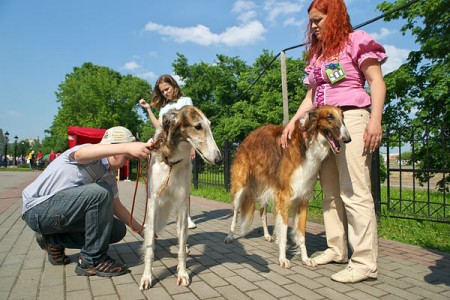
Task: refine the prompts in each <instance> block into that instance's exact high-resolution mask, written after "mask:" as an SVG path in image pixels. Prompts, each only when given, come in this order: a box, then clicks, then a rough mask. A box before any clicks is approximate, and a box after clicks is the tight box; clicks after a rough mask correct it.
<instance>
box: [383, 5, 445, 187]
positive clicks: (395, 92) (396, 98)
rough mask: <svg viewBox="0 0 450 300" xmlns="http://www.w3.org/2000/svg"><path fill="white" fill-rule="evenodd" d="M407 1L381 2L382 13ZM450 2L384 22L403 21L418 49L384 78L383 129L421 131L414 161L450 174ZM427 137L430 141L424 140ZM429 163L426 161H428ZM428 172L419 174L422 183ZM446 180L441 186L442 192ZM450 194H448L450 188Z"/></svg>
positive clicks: (419, 8)
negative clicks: (399, 126) (385, 104)
mask: <svg viewBox="0 0 450 300" xmlns="http://www.w3.org/2000/svg"><path fill="white" fill-rule="evenodd" d="M406 2H407V1H406V0H397V1H394V2H383V3H381V4H380V5H378V8H379V9H380V10H381V11H383V12H388V11H392V10H394V9H395V8H398V7H400V6H402V5H404V4H405V3H406ZM448 7H449V1H448V0H445V1H443V0H428V1H418V2H415V3H414V4H412V5H411V6H409V7H407V8H406V9H403V10H400V11H397V12H396V13H394V14H392V15H390V16H389V17H386V18H385V20H386V21H390V20H396V19H400V18H401V19H404V20H405V21H406V23H405V25H404V26H403V27H402V28H401V31H402V33H403V34H405V33H406V32H410V33H411V34H412V35H413V36H415V38H416V42H417V43H418V44H419V45H420V49H419V50H417V51H412V52H411V53H410V54H409V57H408V60H407V62H406V63H405V64H404V65H402V66H401V67H400V68H399V69H398V70H396V71H394V72H392V73H390V74H388V75H387V76H386V78H385V80H386V85H387V90H388V91H387V104H388V107H387V108H386V113H385V114H384V117H383V118H384V123H385V124H390V126H391V127H392V128H396V127H398V125H406V126H410V128H417V127H420V128H422V131H415V132H416V133H417V134H418V135H417V136H415V137H414V146H415V148H416V149H417V152H416V153H415V156H414V158H413V160H414V161H415V162H420V163H421V168H427V169H447V170H448V169H449V162H450V154H449V153H450V149H449V144H448V139H449V137H450V127H449V124H448V120H449V118H450V109H449V107H450V94H449V88H450V76H448V74H450V59H449V56H448V49H450V30H449V27H450V18H449V15H450V11H449V9H448ZM423 133H426V134H427V136H424V135H423ZM426 157H428V159H426ZM429 176H432V174H431V175H430V173H429V172H423V173H420V175H419V176H418V177H419V179H420V180H421V181H423V182H425V181H427V180H428V179H429ZM446 181H447V182H449V181H450V178H449V177H448V176H447V178H444V179H443V180H442V181H441V182H440V183H439V184H438V186H439V187H440V189H441V190H442V189H444V188H445V186H448V184H447V185H446V184H445V182H446ZM447 189H448V188H447Z"/></svg>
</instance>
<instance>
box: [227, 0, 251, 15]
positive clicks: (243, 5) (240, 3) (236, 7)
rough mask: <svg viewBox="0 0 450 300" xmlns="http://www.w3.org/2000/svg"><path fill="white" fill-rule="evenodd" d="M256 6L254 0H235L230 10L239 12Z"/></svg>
mask: <svg viewBox="0 0 450 300" xmlns="http://www.w3.org/2000/svg"><path fill="white" fill-rule="evenodd" d="M255 7H256V4H255V2H253V1H249V0H237V1H236V2H234V4H233V9H232V10H231V11H232V12H235V13H241V12H245V11H248V10H252V9H254V8H255Z"/></svg>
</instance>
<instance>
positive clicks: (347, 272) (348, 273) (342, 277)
mask: <svg viewBox="0 0 450 300" xmlns="http://www.w3.org/2000/svg"><path fill="white" fill-rule="evenodd" d="M331 279H332V280H334V281H337V282H342V283H356V282H361V281H364V280H368V279H372V280H374V279H375V278H369V276H367V275H364V274H361V273H358V272H356V271H355V270H353V269H352V268H351V267H347V268H345V269H344V270H342V271H339V272H337V273H336V274H333V275H332V276H331Z"/></svg>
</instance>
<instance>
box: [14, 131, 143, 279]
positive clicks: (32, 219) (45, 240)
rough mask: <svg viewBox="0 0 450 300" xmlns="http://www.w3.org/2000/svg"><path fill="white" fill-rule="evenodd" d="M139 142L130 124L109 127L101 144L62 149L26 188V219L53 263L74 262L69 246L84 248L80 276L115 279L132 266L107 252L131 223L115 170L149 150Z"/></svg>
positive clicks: (24, 212) (80, 263) (122, 235)
mask: <svg viewBox="0 0 450 300" xmlns="http://www.w3.org/2000/svg"><path fill="white" fill-rule="evenodd" d="M134 141H135V137H134V136H133V135H132V134H131V132H130V131H129V130H128V129H126V128H125V127H120V126H118V127H113V128H110V129H108V130H107V131H106V132H105V134H104V136H103V139H102V140H101V142H100V143H99V144H83V145H78V146H75V147H73V148H71V149H69V150H67V151H65V152H64V153H62V154H61V155H60V156H58V157H57V158H56V159H55V160H54V161H53V162H52V163H51V164H50V165H49V166H48V167H47V168H46V169H45V170H44V171H43V172H42V174H40V175H39V177H38V178H37V179H36V180H35V181H34V182H32V183H31V184H30V185H29V186H27V187H26V188H25V189H24V190H23V193H22V197H23V207H22V218H23V219H24V220H25V222H26V223H27V225H28V226H29V227H30V228H31V229H32V230H34V231H35V232H36V241H37V242H38V244H39V246H40V247H41V248H42V249H43V250H46V251H47V252H48V260H49V261H50V263H52V264H53V265H65V264H68V263H70V260H69V257H67V256H66V255H65V248H75V249H81V250H80V256H79V259H78V263H77V266H76V268H75V273H76V274H78V275H84V276H91V275H98V276H104V277H111V276H117V275H122V274H125V273H126V272H127V270H128V268H127V266H126V265H125V264H122V263H120V262H117V261H115V260H114V259H112V258H110V257H109V256H108V254H107V251H108V248H109V244H111V243H116V242H118V241H120V240H121V239H122V238H123V237H124V236H125V234H126V227H125V224H126V225H128V226H130V224H129V220H130V212H129V211H128V210H127V209H126V208H125V207H124V206H123V205H122V203H121V201H120V198H119V190H118V186H117V180H116V173H115V172H116V171H117V170H118V169H120V168H121V167H123V166H124V165H125V163H126V162H127V160H128V159H129V158H131V157H136V158H139V159H141V158H146V157H148V155H149V154H150V150H149V149H148V147H150V146H151V143H140V142H134ZM114 216H116V218H115V217H114ZM132 223H133V224H132V225H133V227H134V228H136V227H137V226H138V225H139V223H138V222H137V221H136V220H134V219H133V221H132ZM139 234H141V235H142V232H139Z"/></svg>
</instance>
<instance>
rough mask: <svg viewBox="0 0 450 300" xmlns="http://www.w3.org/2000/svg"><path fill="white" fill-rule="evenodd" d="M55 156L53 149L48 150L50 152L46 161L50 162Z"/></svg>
mask: <svg viewBox="0 0 450 300" xmlns="http://www.w3.org/2000/svg"><path fill="white" fill-rule="evenodd" d="M55 158H56V154H55V152H53V150H52V151H50V154H49V155H48V163H51V162H52V161H54V160H55Z"/></svg>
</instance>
